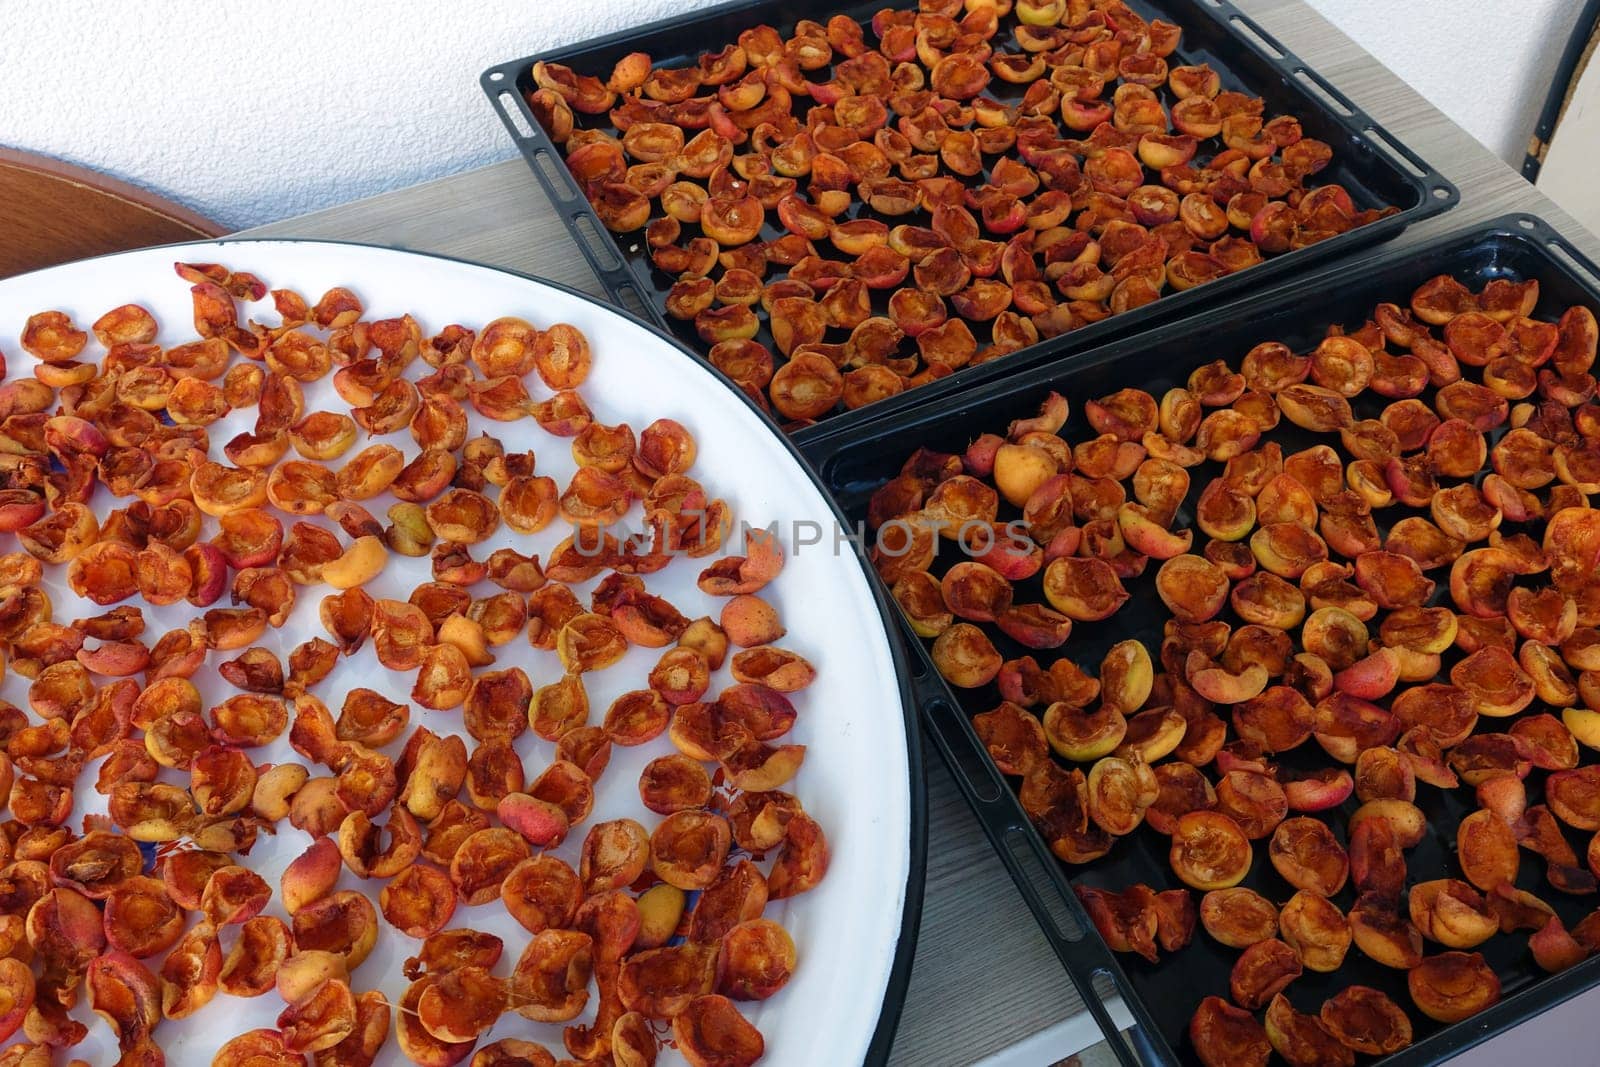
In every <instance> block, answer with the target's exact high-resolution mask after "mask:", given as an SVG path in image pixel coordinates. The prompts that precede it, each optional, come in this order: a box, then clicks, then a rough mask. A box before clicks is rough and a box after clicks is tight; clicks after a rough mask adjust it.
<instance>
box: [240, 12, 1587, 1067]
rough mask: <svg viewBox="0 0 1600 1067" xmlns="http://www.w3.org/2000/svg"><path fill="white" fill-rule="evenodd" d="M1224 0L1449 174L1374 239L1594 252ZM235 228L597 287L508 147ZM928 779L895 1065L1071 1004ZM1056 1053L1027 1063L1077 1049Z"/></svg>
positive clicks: (1415, 109)
mask: <svg viewBox="0 0 1600 1067" xmlns="http://www.w3.org/2000/svg"><path fill="white" fill-rule="evenodd" d="M1236 4H1237V6H1238V7H1239V8H1240V9H1241V10H1243V11H1244V12H1245V13H1247V14H1248V15H1249V16H1250V17H1251V18H1252V19H1254V20H1256V22H1257V23H1259V25H1260V26H1261V27H1262V28H1263V29H1264V30H1266V32H1267V33H1268V34H1270V35H1271V36H1272V37H1273V38H1275V39H1276V40H1277V41H1278V42H1279V43H1280V44H1281V45H1282V46H1284V47H1286V48H1288V49H1289V50H1290V51H1292V52H1293V53H1295V54H1297V55H1298V56H1299V57H1300V58H1301V59H1302V60H1304V61H1305V62H1306V63H1307V64H1308V65H1309V66H1311V67H1312V68H1314V69H1315V70H1317V71H1318V72H1319V73H1320V74H1321V75H1323V76H1324V77H1325V78H1326V79H1327V80H1328V81H1329V82H1331V83H1332V84H1333V85H1335V86H1336V87H1337V88H1338V89H1339V90H1340V91H1341V92H1343V93H1344V94H1345V95H1346V96H1348V97H1349V98H1350V99H1351V100H1352V101H1353V102H1354V103H1355V104H1356V105H1357V106H1358V107H1360V108H1361V109H1363V110H1365V111H1366V112H1367V113H1368V114H1369V115H1371V116H1372V117H1373V118H1374V119H1376V120H1377V121H1378V122H1379V123H1381V124H1382V125H1383V126H1384V127H1386V128H1387V129H1388V130H1389V131H1391V132H1392V133H1393V134H1394V135H1395V136H1396V137H1398V138H1400V139H1401V140H1403V141H1404V142H1405V143H1406V144H1407V145H1408V146H1409V147H1411V148H1412V149H1413V150H1415V151H1416V152H1417V153H1418V154H1419V155H1421V156H1422V157H1423V158H1424V159H1426V160H1427V161H1428V162H1429V163H1431V164H1432V165H1433V166H1434V167H1435V168H1437V169H1438V170H1439V171H1440V172H1441V173H1442V174H1444V176H1445V177H1446V178H1448V179H1450V180H1451V181H1452V182H1454V183H1455V184H1456V185H1457V186H1459V187H1460V189H1461V193H1462V201H1461V204H1460V206H1459V207H1457V208H1456V209H1455V210H1454V211H1451V212H1448V213H1446V214H1444V215H1442V216H1439V217H1437V218H1434V219H1431V220H1429V221H1428V222H1426V223H1422V224H1419V225H1416V226H1413V227H1412V228H1410V229H1408V230H1407V231H1406V232H1405V233H1404V234H1403V235H1402V236H1401V237H1399V238H1397V239H1396V242H1395V244H1391V245H1388V246H1385V247H1390V248H1392V247H1395V245H1396V244H1398V245H1402V246H1403V245H1408V244H1414V243H1416V242H1418V241H1421V240H1424V239H1427V238H1429V237H1432V236H1436V235H1438V234H1440V233H1443V232H1446V231H1449V230H1455V229H1458V228H1461V227H1464V226H1466V225H1467V224H1469V223H1472V222H1475V221H1481V220H1484V219H1488V218H1492V217H1494V216H1497V215H1501V214H1505V213H1507V212H1511V211H1527V212H1531V213H1534V214H1538V215H1541V216H1543V217H1544V218H1545V219H1547V220H1548V221H1550V222H1551V223H1552V224H1553V225H1554V226H1555V227H1556V228H1557V229H1558V230H1560V231H1562V232H1563V233H1564V234H1565V235H1566V236H1567V237H1569V238H1570V239H1571V240H1572V241H1573V242H1574V243H1576V244H1577V245H1578V246H1579V247H1580V248H1581V249H1582V250H1583V251H1585V252H1586V253H1588V254H1589V255H1591V256H1594V257H1596V258H1600V240H1596V238H1595V237H1594V236H1593V235H1591V234H1589V233H1588V232H1587V231H1585V230H1583V229H1582V228H1581V227H1579V226H1578V225H1577V224H1576V223H1575V222H1573V221H1572V219H1571V218H1570V217H1569V216H1567V215H1566V213H1564V212H1563V211H1561V210H1560V209H1559V208H1558V207H1556V206H1555V205H1554V204H1553V203H1552V202H1551V201H1550V200H1548V199H1547V198H1546V197H1544V196H1543V195H1541V194H1540V193H1539V192H1538V191H1536V190H1535V189H1534V188H1533V186H1531V185H1529V184H1527V183H1526V182H1525V181H1523V179H1522V178H1521V177H1520V176H1519V175H1518V174H1516V173H1515V172H1514V171H1513V170H1512V169H1511V168H1510V167H1508V166H1507V165H1506V164H1504V163H1503V162H1501V161H1500V160H1499V159H1498V158H1497V157H1495V156H1494V155H1493V154H1492V153H1491V152H1489V150H1488V149H1486V148H1484V147H1483V146H1482V145H1481V144H1479V143H1478V142H1477V141H1476V140H1474V139H1473V138H1472V137H1471V136H1470V135H1469V134H1467V133H1466V132H1465V131H1464V130H1462V129H1461V127H1459V126H1457V125H1456V124H1455V123H1453V122H1451V121H1450V120H1449V119H1448V118H1446V117H1445V116H1444V115H1443V114H1441V113H1440V112H1439V111H1438V109H1436V108H1434V107H1433V106H1432V105H1431V104H1429V103H1428V102H1427V101H1426V100H1424V99H1423V98H1422V97H1421V96H1420V95H1419V94H1418V93H1417V92H1416V91H1415V90H1413V89H1412V88H1411V87H1410V86H1408V85H1406V84H1405V83H1404V82H1402V81H1401V80H1400V79H1399V78H1398V77H1396V76H1395V75H1394V74H1393V73H1392V72H1390V71H1389V70H1388V69H1387V68H1385V67H1383V66H1382V65H1381V64H1379V63H1378V62H1377V61H1376V60H1375V59H1373V58H1372V57H1371V56H1370V55H1369V54H1367V53H1366V52H1365V51H1364V50H1362V49H1361V48H1359V47H1358V46H1356V45H1355V44H1354V43H1353V42H1351V41H1350V39H1349V38H1347V37H1346V36H1344V34H1342V33H1340V32H1339V31H1338V30H1337V29H1335V28H1334V27H1333V26H1332V25H1331V24H1329V23H1328V22H1327V21H1326V20H1325V19H1323V18H1322V17H1321V16H1320V15H1319V14H1317V13H1316V12H1315V11H1313V10H1312V9H1311V8H1309V7H1307V6H1306V5H1305V4H1304V3H1302V2H1300V0H1236ZM485 106H486V107H487V106H488V105H487V103H486V104H485ZM241 236H250V237H258V236H259V237H288V236H293V237H315V238H324V239H340V240H351V241H364V242H372V243H378V244H384V245H391V246H395V247H400V248H408V249H414V250H418V251H426V252H435V253H441V254H445V255H451V256H457V257H460V258H463V259H470V260H475V261H478V262H481V263H487V264H491V265H494V266H500V267H506V268H509V269H512V270H517V271H522V272H525V273H530V274H537V275H540V276H542V277H546V278H549V279H552V280H554V281H557V282H562V283H565V284H567V285H570V286H573V287H574V288H577V289H579V290H582V291H584V292H587V293H591V294H594V295H596V296H599V295H601V293H600V288H599V285H598V283H597V282H596V280H595V278H594V275H593V274H592V273H591V272H590V270H589V267H588V265H587V263H586V262H585V261H584V258H583V256H582V255H581V254H580V253H579V251H578V249H577V247H576V245H574V243H573V242H572V240H571V238H570V237H569V236H568V235H567V231H566V229H565V228H564V227H563V225H562V223H561V221H560V220H559V218H558V217H557V215H556V213H555V211H554V210H553V209H552V207H551V205H550V202H549V200H548V199H547V198H546V196H545V194H544V192H543V191H542V189H541V188H540V187H539V185H538V184H537V182H536V181H535V180H534V178H533V176H532V174H530V173H529V172H528V170H527V167H526V165H525V164H524V163H523V162H522V161H521V160H520V159H517V160H511V161H508V162H505V163H498V164H495V165H493V166H489V167H484V168H482V169H479V170H473V171H468V172H465V173H462V174H458V175H455V176H452V177H448V178H443V179H440V180H437V181H432V182H428V183H425V184H422V185H417V186H413V187H411V188H407V189H401V190H397V191H395V192H390V193H384V194H382V195H380V196H376V197H372V198H370V199H366V200H360V201H356V202H353V203H350V204H345V205H341V206H339V207H334V208H330V209H327V210H324V211H319V212H316V213H313V214H309V215H304V216H301V217H298V218H293V219H288V220H285V221H283V222H279V223H274V224H272V225H270V226H263V227H259V228H257V229H253V230H248V231H245V233H244V234H242V235H241ZM928 781H929V848H928V876H927V892H926V897H925V904H924V908H923V916H922V927H921V931H920V937H919V941H918V946H917V958H916V962H915V965H914V967H913V969H912V975H911V985H910V990H909V992H908V994H907V997H906V1002H905V1007H904V1011H903V1014H902V1017H901V1023H900V1029H899V1034H898V1037H897V1040H896V1044H895V1049H894V1054H893V1056H892V1058H891V1060H890V1062H891V1063H892V1064H894V1065H896V1067H901V1065H904V1067H913V1065H914V1067H942V1065H954V1064H969V1063H973V1062H976V1061H978V1060H981V1059H984V1058H985V1057H989V1056H992V1055H994V1054H996V1053H1000V1052H1002V1051H1003V1050H1005V1049H1006V1048H1008V1047H1010V1046H1012V1045H1014V1044H1016V1043H1017V1042H1019V1041H1023V1040H1025V1039H1027V1038H1030V1037H1035V1036H1036V1035H1037V1036H1047V1035H1041V1032H1042V1031H1047V1030H1049V1029H1050V1028H1051V1027H1054V1026H1058V1025H1059V1024H1060V1023H1061V1022H1062V1021H1063V1020H1066V1019H1068V1018H1069V1017H1071V1016H1074V1015H1076V1014H1079V1013H1081V1012H1082V1010H1083V1009H1082V1004H1081V1001H1080V1000H1079V999H1078V995H1077V993H1076V991H1075V990H1074V989H1073V987H1072V985H1071V983H1070V982H1069V981H1068V980H1067V979H1066V977H1065V975H1064V974H1063V972H1062V970H1061V969H1060V967H1059V966H1058V964H1057V962H1056V960H1055V957H1054V955H1053V954H1052V952H1051V949H1050V947H1049V945H1048V944H1047V943H1046V941H1045V940H1044V938H1043V936H1042V935H1041V934H1040V933H1039V931H1038V929H1037V927H1036V926H1035V925H1034V922H1033V919H1032V917H1031V916H1030V914H1029V913H1028V911H1027V910H1026V908H1025V907H1024V905H1023V902H1022V899H1021V897H1020V896H1019V895H1018V893H1017V890H1016V889H1015V888H1014V887H1013V886H1012V884H1011V882H1010V881H1009V879H1008V878H1007V876H1006V873H1005V870H1004V868H1003V867H1002V866H1001V865H1000V863H999V861H998V860H997V859H996V858H995V857H994V855H993V853H992V852H991V851H990V849H989V845H988V842H987V841H986V840H985V838H984V836H983V833H982V831H981V829H980V828H979V826H978V824H977V822H976V820H975V819H974V818H973V817H972V815H971V813H970V812H969V811H968V809H967V807H966V804H965V802H964V801H963V799H962V798H961V795H960V793H959V792H958V790H957V787H956V785H955V783H954V781H953V780H952V779H951V778H950V775H949V773H948V771H947V770H946V768H945V767H944V766H943V765H942V764H941V763H940V762H939V760H938V759H937V758H936V757H934V756H932V755H931V753H930V757H929V766H928ZM1045 1043H1046V1044H1048V1040H1047V1041H1046V1042H1045ZM1036 1044H1037V1043H1036ZM1056 1051H1057V1054H1055V1055H1051V1056H1048V1057H1046V1060H1044V1061H1041V1063H1042V1062H1048V1060H1053V1059H1060V1058H1062V1057H1065V1056H1066V1055H1068V1054H1070V1053H1073V1052H1076V1051H1077V1049H1076V1048H1072V1047H1063V1048H1060V1049H1059V1050H1056Z"/></svg>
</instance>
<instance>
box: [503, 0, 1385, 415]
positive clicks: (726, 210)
mask: <svg viewBox="0 0 1600 1067" xmlns="http://www.w3.org/2000/svg"><path fill="white" fill-rule="evenodd" d="M1181 36H1182V28H1181V27H1179V26H1176V25H1173V24H1171V23H1168V22H1163V21H1161V20H1159V19H1157V20H1154V21H1147V20H1146V19H1144V18H1142V17H1141V16H1140V15H1138V14H1137V13H1136V12H1134V11H1133V10H1132V9H1131V8H1129V7H1128V5H1127V4H1125V3H1123V2H1122V0H1015V2H1014V3H1013V0H964V2H963V0H921V3H919V4H918V5H917V6H916V8H914V9H908V10H895V9H891V8H885V9H883V10H882V11H879V12H878V13H877V14H876V15H874V16H873V18H872V19H871V22H870V25H866V26H864V25H862V24H861V23H859V22H856V21H855V20H854V19H852V18H850V17H848V16H845V15H835V16H834V17H832V18H830V19H828V21H827V23H826V24H823V23H820V22H816V21H813V20H810V19H803V20H801V21H800V22H799V23H797V24H796V26H795V28H794V31H793V33H792V34H791V35H790V36H789V37H787V38H785V37H784V36H782V35H781V34H779V32H778V31H777V30H776V29H774V28H773V27H771V26H761V27H757V28H754V29H750V30H746V31H745V32H743V33H741V34H740V35H739V37H738V40H737V42H735V43H732V44H729V45H727V46H726V47H725V48H722V49H721V50H719V51H716V52H709V53H706V54H705V55H702V56H701V57H700V58H699V60H698V61H697V62H696V64H695V65H693V66H687V67H680V68H667V67H658V66H656V65H655V64H654V63H653V62H652V59H651V57H650V56H649V55H647V54H645V53H642V52H635V53H633V54H630V55H628V56H626V57H624V58H623V59H622V60H621V61H620V62H618V63H617V64H616V67H615V69H614V70H612V71H611V72H610V74H609V76H605V77H601V76H599V75H600V73H601V72H591V73H579V72H576V71H573V70H572V69H570V68H568V67H566V66H563V65H561V64H557V63H549V62H540V63H536V64H535V65H534V66H533V69H532V72H531V76H532V82H533V86H534V87H533V88H532V89H531V90H530V91H529V93H528V94H527V99H528V103H529V106H530V108H531V109H532V111H533V113H534V115H535V116H536V117H537V118H538V120H539V122H540V124H541V125H542V126H543V127H544V128H545V130H546V131H547V132H548V133H549V134H550V136H551V137H552V138H553V139H554V140H555V141H556V142H557V143H559V144H561V145H562V146H563V148H564V151H565V153H566V162H567V167H568V169H569V170H570V171H571V172H572V174H573V176H574V177H575V178H576V179H577V181H578V183H579V185H580V186H581V187H582V189H583V190H584V192H585V194H586V195H587V197H588V199H589V201H590V203H591V204H592V205H593V207H594V209H595V211H596V213H597V214H598V215H599V217H600V219H601V221H602V222H604V224H605V225H606V226H607V227H609V228H610V229H612V230H614V231H617V232H631V231H635V230H639V229H641V228H643V229H644V240H645V244H646V245H647V246H648V253H649V256H650V260H651V262H652V264H653V265H654V266H655V267H656V269H657V270H659V271H661V272H663V273H664V274H665V275H667V276H670V277H672V278H675V279H676V283H675V284H674V285H673V286H672V288H671V291H670V292H669V293H668V294H667V296H666V298H665V305H666V306H665V310H666V312H667V314H669V315H671V316H673V317H675V318H678V319H681V320H685V321H692V323H693V325H694V328H695V331H696V332H697V334H698V335H699V337H700V339H701V340H702V341H703V342H704V343H705V344H706V345H708V346H710V352H709V358H710V360H711V362H712V363H713V364H715V365H716V366H717V367H718V368H720V369H721V370H722V371H723V372H724V373H726V374H727V375H728V376H729V377H730V378H732V379H733V380H734V381H735V382H736V383H737V384H738V385H739V386H740V387H741V388H742V389H744V391H745V392H747V393H748V394H749V395H750V396H751V397H752V398H754V399H755V400H756V401H757V402H759V403H761V404H762V405H763V406H766V405H767V404H768V403H769V402H770V406H771V408H772V409H774V410H776V412H777V413H778V414H779V415H781V416H782V417H783V418H784V419H785V420H787V422H788V424H789V425H792V426H803V425H806V424H808V423H809V422H811V421H813V420H815V419H817V418H820V417H822V416H824V415H826V414H828V413H829V412H831V411H834V410H837V409H839V408H840V407H841V405H842V407H844V408H859V407H862V406H864V405H866V404H870V403H872V402H873V401H876V400H880V399H883V398H885V397H889V396H893V395H895V394H897V393H900V392H902V391H903V390H905V389H907V388H910V387H913V386H916V385H921V384H923V383H925V382H929V381H933V380H936V379H938V378H942V377H944V376H946V375H948V374H951V373H952V372H954V371H956V370H959V369H960V368H962V367H964V366H967V365H969V364H973V363H979V362H982V361H985V360H989V359H994V358H996V357H999V356H1001V355H1004V354H1005V353H1008V352H1012V351H1015V350H1017V349H1019V348H1023V347H1025V346H1027V345H1031V344H1033V343H1035V342H1036V341H1038V340H1040V339H1042V338H1049V337H1054V336H1056V335H1058V334H1062V333H1065V332H1067V331H1069V330H1073V329H1077V328H1079V327H1081V326H1084V325H1087V324H1089V323H1093V322H1097V321H1099V320H1101V319H1104V318H1106V317H1107V316H1109V315H1115V314H1119V313H1121V312H1124V311H1127V310H1130V309H1132V308H1136V307H1140V306H1142V305H1144V304H1148V303H1150V302H1152V301H1154V300H1157V299H1159V298H1160V297H1161V296H1162V295H1163V294H1164V293H1165V292H1168V291H1181V290H1185V289H1190V288H1193V287H1194V286H1196V285H1200V284H1203V283H1205V282H1208V281H1211V280H1214V279H1216V278H1220V277H1222V276H1223V275H1226V274H1232V273H1235V272H1237V271H1240V270H1244V269H1247V268H1249V267H1251V266H1254V265H1255V264H1257V263H1260V262H1261V261H1262V259H1263V258H1264V257H1266V256H1271V255H1277V254H1280V253H1284V252H1288V251H1290V250H1293V249H1296V248H1303V247H1305V246H1307V245H1310V244H1313V243H1315V242H1318V241H1322V240H1325V239H1327V238H1329V237H1333V236H1335V235H1337V234H1340V233H1344V232H1346V231H1348V230H1350V229H1352V228H1354V227H1357V226H1362V225H1365V224H1367V223H1369V222H1371V221H1373V220H1375V219H1377V218H1380V217H1382V216H1384V215H1385V214H1388V213H1390V212H1392V210H1393V209H1390V208H1377V207H1370V206H1369V207H1366V208H1359V207H1358V206H1357V205H1356V204H1355V203H1354V202H1353V201H1352V199H1351V197H1350V194H1349V193H1348V192H1347V191H1346V190H1345V189H1344V188H1342V187H1340V186H1339V185H1336V184H1327V185H1322V186H1320V187H1316V188H1312V187H1311V186H1310V184H1309V183H1310V180H1311V179H1312V178H1313V177H1314V176H1315V175H1317V174H1318V173H1319V172H1320V171H1322V170H1323V169H1325V168H1326V167H1327V166H1328V164H1329V163H1330V162H1331V161H1332V158H1333V150H1332V148H1331V147H1330V146H1329V145H1328V144H1326V143H1324V142H1322V141H1318V140H1316V139H1314V138H1310V137H1306V136H1304V134H1303V131H1302V129H1301V124H1300V122H1299V120H1298V119H1296V118H1295V117H1294V116H1292V115H1276V116H1270V117H1269V116H1267V115H1266V114H1265V105H1264V103H1263V101H1262V100H1261V99H1260V98H1259V97H1252V96H1249V95H1247V94H1245V93H1242V92H1237V91H1233V90H1224V89H1223V86H1222V80H1221V78H1220V77H1219V75H1218V74H1217V72H1216V71H1214V70H1212V69H1211V68H1210V67H1209V66H1207V65H1205V64H1199V65H1179V64H1173V63H1169V59H1171V57H1172V56H1173V55H1174V53H1175V52H1176V51H1177V49H1178V45H1179V41H1180V38H1181ZM997 97H1003V98H1004V101H1002V100H1001V99H997ZM601 116H604V117H605V119H606V120H608V121H609V127H605V126H604V124H603V123H601V122H600V121H599V119H600V117H601ZM763 326H764V327H765V328H766V330H767V331H768V335H769V336H770V339H771V346H770V347H769V346H768V345H767V344H765V343H763V342H762V341H760V340H758V334H760V333H761V330H762V328H763ZM773 348H776V350H777V352H776V353H774V352H773V350H772V349H773Z"/></svg>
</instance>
